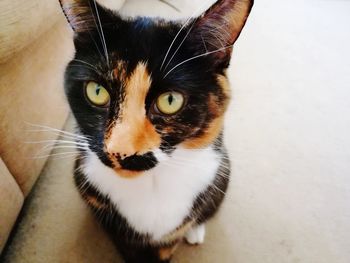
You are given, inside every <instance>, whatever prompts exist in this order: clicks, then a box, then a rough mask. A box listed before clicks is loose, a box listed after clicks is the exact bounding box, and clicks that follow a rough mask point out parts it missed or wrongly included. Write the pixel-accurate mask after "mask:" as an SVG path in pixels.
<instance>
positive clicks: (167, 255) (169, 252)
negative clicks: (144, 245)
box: [158, 244, 178, 260]
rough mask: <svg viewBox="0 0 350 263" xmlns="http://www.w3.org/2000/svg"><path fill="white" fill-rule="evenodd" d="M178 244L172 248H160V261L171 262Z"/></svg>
mask: <svg viewBox="0 0 350 263" xmlns="http://www.w3.org/2000/svg"><path fill="white" fill-rule="evenodd" d="M177 246H178V244H175V245H173V246H171V247H163V248H160V249H159V251H158V255H159V259H160V260H169V259H171V257H172V256H173V254H174V252H175V250H176V248H177Z"/></svg>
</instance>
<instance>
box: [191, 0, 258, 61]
mask: <svg viewBox="0 0 350 263" xmlns="http://www.w3.org/2000/svg"><path fill="white" fill-rule="evenodd" d="M253 2H254V0H218V1H217V2H216V3H215V4H214V5H213V6H211V7H210V8H209V9H208V10H207V11H206V12H205V13H204V14H203V15H202V16H200V17H199V18H198V19H197V21H196V22H195V24H194V26H193V30H192V34H191V38H192V39H194V43H196V50H201V52H202V53H205V52H208V53H210V56H212V57H213V58H214V61H215V63H219V64H221V65H222V64H223V63H224V65H226V64H227V65H228V63H229V60H230V57H231V51H232V45H233V44H234V43H235V41H236V40H237V38H238V37H239V35H240V33H241V31H242V29H243V27H244V25H245V23H246V20H247V18H248V15H249V13H250V10H251V8H252V6H253Z"/></svg>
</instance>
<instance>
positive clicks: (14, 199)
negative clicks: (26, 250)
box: [0, 158, 23, 252]
mask: <svg viewBox="0 0 350 263" xmlns="http://www.w3.org/2000/svg"><path fill="white" fill-rule="evenodd" d="M0 182H1V183H0V200H1V205H0V252H1V250H2V249H3V247H4V245H5V243H6V240H7V238H8V236H9V234H10V231H11V229H12V226H13V224H14V223H15V221H16V218H17V215H18V213H19V211H20V209H21V207H22V203H23V194H22V192H21V190H20V189H19V187H18V185H17V183H16V181H15V180H14V179H13V177H12V175H11V174H10V172H9V171H8V170H7V167H6V165H5V164H4V163H3V161H2V160H1V158H0Z"/></svg>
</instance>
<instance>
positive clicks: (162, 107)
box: [156, 91, 185, 115]
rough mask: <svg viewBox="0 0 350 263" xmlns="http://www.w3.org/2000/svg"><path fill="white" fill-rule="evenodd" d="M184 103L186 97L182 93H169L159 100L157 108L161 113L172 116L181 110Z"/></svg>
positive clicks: (162, 95) (161, 96)
mask: <svg viewBox="0 0 350 263" xmlns="http://www.w3.org/2000/svg"><path fill="white" fill-rule="evenodd" d="M184 101H185V99H184V96H183V95H182V94H181V93H180V92H176V91H169V92H165V93H163V94H161V95H160V96H159V97H158V98H157V101H156V106H157V109H158V110H159V111H160V112H161V113H164V114H168V115H170V114H175V113H177V112H178V111H179V110H181V108H182V106H183V104H184Z"/></svg>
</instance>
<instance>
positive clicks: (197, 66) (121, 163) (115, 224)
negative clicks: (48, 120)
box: [60, 0, 253, 263]
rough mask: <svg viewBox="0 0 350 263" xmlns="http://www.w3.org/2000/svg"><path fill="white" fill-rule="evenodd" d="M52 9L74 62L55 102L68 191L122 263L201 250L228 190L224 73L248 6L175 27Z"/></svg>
mask: <svg viewBox="0 0 350 263" xmlns="http://www.w3.org/2000/svg"><path fill="white" fill-rule="evenodd" d="M60 3H61V7H62V9H63V12H64V14H65V16H66V18H67V20H68V22H69V24H70V25H71V27H72V29H73V30H74V45H75V50H76V53H75V57H74V59H73V60H72V61H71V62H70V63H69V64H68V66H67V68H66V73H65V92H66V95H67V98H68V102H69V105H70V107H71V110H72V112H73V115H74V117H75V119H76V122H77V126H78V127H77V128H78V131H77V133H78V136H79V138H81V139H80V140H79V142H77V145H82V146H81V147H79V149H80V151H81V153H80V155H79V157H78V158H77V161H76V170H75V175H74V178H75V182H76V185H77V188H78V189H79V191H80V194H81V196H82V197H83V199H84V200H85V201H86V203H87V204H88V205H89V206H90V207H91V209H92V210H93V211H94V212H95V213H96V216H97V218H98V220H99V221H100V223H101V225H102V226H103V227H104V228H105V229H106V232H107V233H108V234H109V235H110V237H111V238H112V239H113V241H114V242H115V244H116V246H117V248H118V249H119V251H120V253H121V255H122V256H123V258H124V260H125V261H126V262H128V263H129V262H132V263H140V262H145V263H152V262H154V263H156V262H170V259H171V257H172V255H173V252H174V250H175V248H176V246H177V244H178V243H179V242H181V241H182V240H183V239H184V238H186V240H187V241H188V242H189V243H191V244H198V243H202V242H203V240H204V235H205V227H204V224H205V222H206V221H207V220H208V219H209V218H210V217H212V216H213V215H214V214H215V212H216V211H217V210H218V208H219V206H220V204H221V202H222V200H223V198H224V195H225V192H226V189H227V186H228V182H229V174H230V168H229V167H230V164H229V160H228V156H227V153H226V150H225V147H224V145H223V139H222V137H223V136H222V134H223V117H224V113H225V111H226V108H227V105H228V102H229V98H230V87H229V83H228V80H227V78H226V75H225V70H226V69H227V67H228V66H229V62H230V57H231V51H232V46H233V44H234V42H235V41H236V39H237V38H238V36H239V34H240V32H241V30H242V28H243V26H244V24H245V22H246V19H247V17H248V14H249V12H250V10H251V7H252V5H253V0H219V1H217V2H216V3H215V4H213V5H212V6H211V7H210V8H209V9H208V10H207V11H206V12H205V13H203V14H202V15H201V16H199V17H198V18H195V19H189V20H187V21H186V22H182V23H181V22H176V21H175V22H174V21H166V20H163V19H154V18H152V19H151V18H147V17H138V18H134V19H131V18H128V19H126V18H122V17H121V16H120V15H118V13H116V12H114V11H111V10H108V9H106V8H105V7H103V6H101V5H99V4H98V3H96V1H93V0H60ZM84 145H88V147H85V148H84V147H83V146H84Z"/></svg>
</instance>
